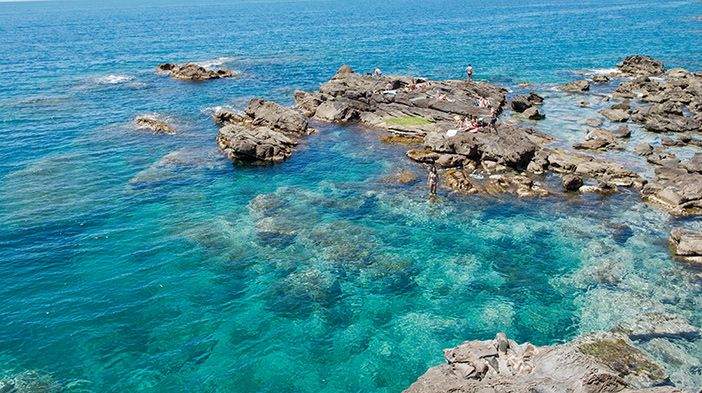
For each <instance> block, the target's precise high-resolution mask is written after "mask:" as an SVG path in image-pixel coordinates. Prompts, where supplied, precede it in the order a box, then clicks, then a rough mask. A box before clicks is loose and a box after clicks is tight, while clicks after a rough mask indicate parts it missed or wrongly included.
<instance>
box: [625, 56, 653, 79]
mask: <svg viewBox="0 0 702 393" xmlns="http://www.w3.org/2000/svg"><path fill="white" fill-rule="evenodd" d="M617 68H618V69H619V72H621V73H622V74H624V75H627V76H638V75H646V76H650V75H654V76H655V75H660V74H662V73H663V72H665V67H664V66H663V63H662V62H661V61H659V60H656V59H654V58H652V57H650V56H641V55H634V56H627V57H626V58H625V59H624V60H623V61H621V62H620V63H619V64H617Z"/></svg>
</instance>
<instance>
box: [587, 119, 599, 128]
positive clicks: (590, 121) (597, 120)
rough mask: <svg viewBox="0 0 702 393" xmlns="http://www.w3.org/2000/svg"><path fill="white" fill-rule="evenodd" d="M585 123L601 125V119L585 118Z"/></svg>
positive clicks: (595, 125)
mask: <svg viewBox="0 0 702 393" xmlns="http://www.w3.org/2000/svg"><path fill="white" fill-rule="evenodd" d="M585 125H586V126H588V127H601V126H602V120H600V119H587V120H585Z"/></svg>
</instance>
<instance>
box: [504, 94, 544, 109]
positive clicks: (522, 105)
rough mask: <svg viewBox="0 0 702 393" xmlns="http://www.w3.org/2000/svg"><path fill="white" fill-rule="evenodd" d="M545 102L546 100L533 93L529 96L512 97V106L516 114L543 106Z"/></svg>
mask: <svg viewBox="0 0 702 393" xmlns="http://www.w3.org/2000/svg"><path fill="white" fill-rule="evenodd" d="M543 102H544V98H543V97H541V96H540V95H538V94H536V93H534V92H531V93H530V94H529V95H528V96H514V97H512V102H511V106H512V109H513V110H514V111H515V112H520V113H521V112H524V111H525V110H527V109H529V108H531V107H532V106H535V105H541V104H543Z"/></svg>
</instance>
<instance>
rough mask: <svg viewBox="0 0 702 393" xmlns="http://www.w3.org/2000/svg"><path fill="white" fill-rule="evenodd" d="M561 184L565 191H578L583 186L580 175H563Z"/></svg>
mask: <svg viewBox="0 0 702 393" xmlns="http://www.w3.org/2000/svg"><path fill="white" fill-rule="evenodd" d="M561 184H562V185H563V190H565V191H578V190H579V189H580V187H582V186H583V179H582V178H581V177H580V176H576V175H571V174H568V175H565V176H563V181H562V182H561Z"/></svg>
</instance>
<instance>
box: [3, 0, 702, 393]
mask: <svg viewBox="0 0 702 393" xmlns="http://www.w3.org/2000/svg"><path fill="white" fill-rule="evenodd" d="M699 15H702V4H701V3H699V2H694V1H666V2H659V1H640V0H637V1H634V0H614V1H607V2H605V1H570V0H568V1H558V2H556V1H550V2H524V1H517V0H506V1H501V2H496V3H495V4H492V5H488V4H484V2H480V1H477V0H471V1H453V0H446V1H431V2H420V1H409V0H403V1H399V0H390V1H384V2H367V1H361V2H332V1H244V2H230V3H226V2H207V3H198V4H193V3H177V2H176V3H174V2H157V1H149V2H136V1H122V2H115V3H111V4H99V5H95V4H91V3H88V2H59V1H57V2H36V3H0V220H1V222H2V226H1V227H0V305H1V306H0V379H1V378H3V377H9V376H12V375H16V374H18V373H23V372H26V371H28V370H38V371H39V373H40V374H41V375H46V376H50V377H51V378H52V379H53V380H54V381H55V382H56V384H58V385H60V386H62V387H64V388H65V389H67V390H68V391H76V392H78V391H95V392H118V391H119V392H124V391H154V392H173V391H206V392H337V391H338V392H398V391H401V390H402V389H403V388H405V387H407V386H408V385H409V384H410V383H411V382H412V381H414V380H415V379H416V378H417V377H418V376H419V375H421V374H422V373H423V372H424V371H425V370H426V368H428V367H430V366H432V365H434V364H437V363H438V362H440V361H441V360H442V358H441V350H442V349H443V348H446V347H449V346H454V345H456V344H458V343H459V342H461V341H463V340H466V339H476V338H480V339H485V338H490V337H493V336H494V334H495V333H496V332H497V331H505V332H506V333H507V334H508V335H509V336H510V337H513V338H515V339H517V340H520V341H523V340H529V341H532V342H534V343H536V344H539V345H542V344H552V343H559V342H563V341H566V340H568V339H570V338H572V337H574V336H576V335H577V334H580V333H583V332H587V331H591V330H601V329H609V328H612V327H613V326H614V325H616V324H617V323H618V322H619V321H621V320H622V319H625V318H628V317H632V316H635V315H637V314H639V313H641V312H644V311H651V310H654V311H665V312H670V313H675V314H679V315H682V316H684V317H685V318H687V319H688V320H689V321H690V322H691V323H692V324H694V325H696V326H698V327H700V326H702V312H701V311H700V310H702V284H701V280H702V279H701V277H702V276H701V275H700V272H699V270H695V269H693V268H691V267H689V266H685V265H682V264H680V263H678V262H675V261H673V260H672V259H671V258H670V256H669V251H668V249H667V244H666V239H667V236H668V233H669V230H670V228H671V227H673V226H676V225H683V226H687V227H691V228H698V229H699V228H702V221H700V220H698V219H673V218H671V217H669V216H668V215H667V214H665V213H663V212H660V211H658V210H655V209H652V208H650V207H647V206H645V205H643V204H641V203H640V202H639V196H638V195H637V194H636V193H629V192H623V193H621V194H618V195H616V196H614V197H610V198H600V197H596V196H589V197H583V198H580V197H574V198H567V199H566V198H562V197H550V198H543V199H536V200H518V199H515V198H511V197H504V198H493V197H481V196H471V197H460V196H457V195H452V194H448V193H446V192H443V193H441V195H440V198H439V199H438V200H436V201H428V200H427V198H426V189H425V186H424V184H423V183H422V181H421V180H422V178H423V176H424V175H423V172H422V171H421V168H419V167H417V166H415V165H413V164H412V163H410V162H409V161H407V160H406V159H404V151H403V149H402V148H400V147H396V146H388V145H383V144H380V143H379V142H378V137H379V136H380V134H379V133H377V132H374V131H370V130H364V129H361V128H355V127H337V126H332V125H322V124H318V125H317V126H318V128H319V133H318V134H316V135H313V136H311V137H309V138H307V139H306V140H305V141H304V142H303V144H302V145H301V146H300V149H299V151H298V152H297V153H296V154H295V155H294V156H293V157H292V159H291V160H290V161H288V162H285V163H284V164H281V165H276V166H272V167H257V168H245V167H235V166H233V165H232V164H231V163H230V162H228V161H227V160H225V159H224V158H223V157H222V156H221V155H220V154H219V153H218V151H217V149H216V145H215V143H214V138H215V136H216V134H217V128H216V127H215V125H214V124H213V122H212V121H211V119H210V115H211V113H212V111H213V110H214V108H216V107H218V106H229V107H232V108H235V109H241V108H243V106H244V105H245V103H246V102H247V100H248V99H249V98H251V97H254V96H260V97H264V98H267V99H273V100H277V101H280V102H283V103H286V104H290V103H291V102H292V100H291V96H292V92H293V91H294V90H295V89H307V90H313V89H316V88H317V87H318V85H319V84H320V83H322V82H324V81H326V80H327V79H328V78H329V77H330V76H331V75H333V73H334V72H335V71H336V69H337V68H338V67H339V66H340V65H341V64H342V63H349V64H350V65H352V66H353V67H354V68H355V69H359V70H370V69H371V68H372V67H375V66H380V67H381V68H382V69H383V70H384V71H385V72H386V73H412V74H416V75H424V76H429V77H434V78H460V77H462V76H463V71H462V70H463V69H464V68H465V65H466V64H467V63H472V64H473V66H474V68H475V69H476V75H477V77H478V78H479V79H483V80H487V81H490V82H493V83H497V84H500V85H502V86H505V87H508V88H512V87H514V86H515V85H516V84H517V83H519V82H523V81H529V82H532V83H535V84H536V88H537V90H538V89H541V90H539V91H540V92H542V93H544V94H546V95H547V97H548V96H549V95H551V96H552V97H551V98H552V99H553V100H552V102H555V103H557V104H549V103H548V102H547V105H551V106H546V107H545V109H546V110H547V113H548V114H549V118H548V119H547V120H546V121H544V122H543V123H541V124H540V125H537V127H539V128H540V129H542V130H543V131H545V132H549V133H552V134H553V135H556V136H557V137H559V138H560V139H561V140H562V141H571V140H577V139H578V138H579V136H578V135H580V134H576V131H573V130H575V129H577V128H578V127H580V125H579V124H580V122H582V120H583V119H584V118H582V115H581V114H580V112H575V110H574V109H573V110H569V109H568V107H567V105H565V104H563V103H564V102H567V100H568V98H564V97H560V96H558V95H557V93H554V92H552V91H551V88H550V86H552V84H554V83H558V82H562V81H565V80H569V79H572V78H574V77H575V72H576V71H578V70H591V69H600V68H611V67H613V65H614V64H615V63H616V62H617V61H618V60H620V59H621V58H622V57H623V56H625V55H627V54H632V53H646V54H650V55H653V56H655V57H658V58H660V59H661V60H663V61H665V62H666V64H669V65H670V66H682V67H687V68H691V69H694V70H700V69H702V51H700V49H699V48H702V22H700V21H699V20H698V19H697V18H696V17H697V16H699ZM167 61H168V62H178V61H198V62H202V63H203V64H208V65H212V66H220V65H221V66H223V67H227V68H233V69H236V70H239V71H241V72H242V75H241V77H239V78H235V79H228V80H218V81H210V82H207V83H184V82H179V81H174V80H171V79H168V78H164V77H161V76H158V75H156V74H155V73H154V72H153V71H154V68H155V66H156V65H157V64H158V63H160V62H167ZM561 104H563V105H561ZM572 107H573V108H575V107H576V106H575V105H572ZM549 110H550V112H548V111H549ZM144 113H156V114H159V115H160V116H163V117H165V118H167V119H169V121H170V122H171V123H172V124H174V125H175V126H176V128H177V129H178V132H177V134H176V135H152V134H150V133H148V132H145V131H143V130H136V129H134V127H133V125H132V123H131V121H132V119H133V118H134V117H135V116H137V115H140V114H144ZM636 138H639V136H637V135H635V136H634V139H635V140H636ZM403 168H404V169H409V170H411V171H415V172H416V173H418V175H419V177H420V181H418V182H417V183H414V184H411V185H398V184H396V183H394V182H393V181H392V176H393V174H394V173H396V172H397V171H398V170H400V169H403ZM644 349H646V350H647V351H649V352H650V353H651V354H652V355H654V356H655V357H656V358H657V359H658V360H659V361H662V362H664V364H665V365H666V367H667V368H668V370H669V372H670V373H671V379H672V380H673V382H675V383H676V384H678V385H680V386H683V387H685V388H687V389H689V390H692V389H694V388H695V387H699V386H702V360H700V359H702V341H700V340H698V341H692V342H689V341H675V340H671V341H667V340H657V341H655V340H654V341H653V342H651V343H648V344H646V345H645V347H644Z"/></svg>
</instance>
